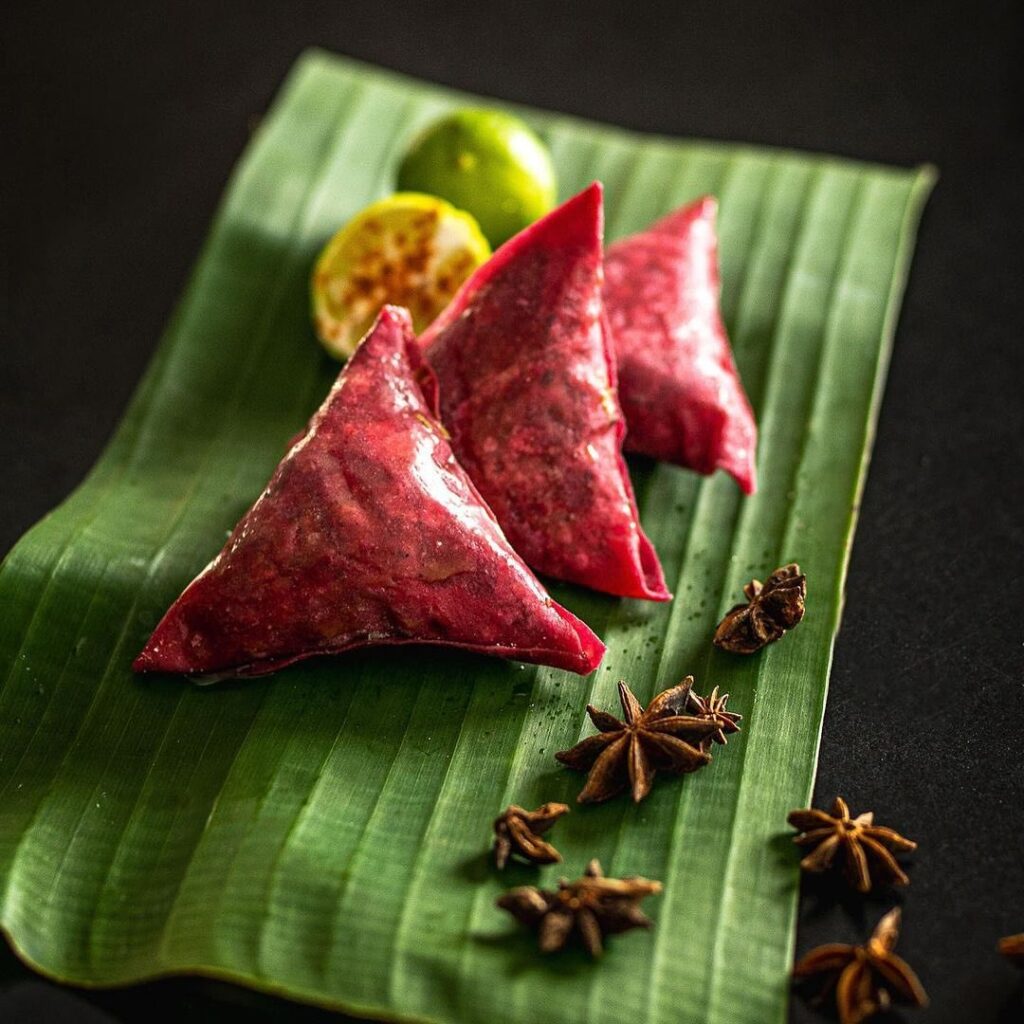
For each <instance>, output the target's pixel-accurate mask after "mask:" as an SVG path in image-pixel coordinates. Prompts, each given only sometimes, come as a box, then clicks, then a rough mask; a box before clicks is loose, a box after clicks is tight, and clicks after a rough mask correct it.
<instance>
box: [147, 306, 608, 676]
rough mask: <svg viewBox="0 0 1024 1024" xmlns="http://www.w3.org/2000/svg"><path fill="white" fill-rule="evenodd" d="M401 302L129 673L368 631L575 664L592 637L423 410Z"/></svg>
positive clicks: (256, 660) (251, 659)
mask: <svg viewBox="0 0 1024 1024" xmlns="http://www.w3.org/2000/svg"><path fill="white" fill-rule="evenodd" d="M436 394H437V392H436V385H435V381H434V379H433V375H432V374H431V372H430V370H429V368H428V367H427V366H426V365H425V364H424V362H423V359H422V355H421V352H420V349H419V346H418V345H417V344H416V341H415V339H414V337H413V334H412V325H411V321H410V319H409V315H408V313H407V312H406V311H405V310H404V309H398V308H395V307H388V306H386V307H385V308H384V309H383V310H382V311H381V314H380V316H379V318H378V320H377V322H376V324H375V326H374V327H373V329H372V330H371V331H370V333H369V334H368V335H367V336H366V338H365V339H364V340H363V342H362V344H361V345H360V346H359V348H358V350H357V351H356V353H355V355H354V356H353V357H352V359H351V360H350V361H349V363H348V364H347V366H345V368H344V369H343V370H342V371H341V374H340V375H339V377H338V380H337V382H336V383H335V385H334V387H333V388H332V390H331V392H330V393H329V394H328V396H327V398H326V400H325V401H324V403H323V405H322V406H321V407H320V409H319V410H318V411H317V413H316V414H315V415H314V416H313V418H312V420H311V421H310V424H309V426H308V427H307V429H306V431H305V433H304V434H303V435H301V437H300V438H299V439H298V440H297V441H295V442H294V444H293V445H292V446H291V448H290V450H289V451H288V453H287V454H286V455H285V457H284V459H283V460H282V461H281V463H280V465H279V466H278V467H277V469H276V471H275V472H274V475H273V477H272V478H271V480H270V483H269V484H268V485H267V487H266V489H265V490H264V492H263V493H262V494H261V495H260V497H259V499H258V500H257V501H256V503H255V504H254V505H253V506H252V508H250V509H249V511H248V512H247V513H246V514H245V516H244V517H243V518H242V520H241V521H240V522H239V524H238V525H237V526H236V527H235V530H234V532H233V533H232V534H231V536H230V538H229V539H228V542H227V544H226V545H225V546H224V549H223V550H222V551H221V553H220V554H219V555H218V556H217V557H216V558H215V559H214V560H213V561H212V562H211V563H210V564H209V565H208V566H207V567H206V569H204V570H203V571H202V572H201V573H200V574H199V576H197V577H196V579H195V580H193V581H192V583H190V584H189V586H188V587H187V588H186V589H185V591H184V593H183V594H182V595H181V596H180V597H179V598H178V600H177V601H175V602H174V604H173V605H172V606H171V608H170V610H169V611H168V612H167V614H166V615H164V617H163V619H162V620H161V621H160V623H159V625H158V626H157V627H156V630H155V631H154V633H153V635H152V637H151V638H150V640H149V642H148V643H147V644H146V647H145V649H144V650H143V651H142V653H141V654H140V655H139V656H138V658H137V659H136V660H135V663H134V666H133V667H134V668H135V670H136V671H138V672H177V673H187V674H190V675H193V674H195V675H203V676H213V677H224V676H256V675H262V674H264V673H267V672H273V671H275V670H276V669H279V668H282V667H284V666H285V665H290V664H291V663H293V662H296V661H299V660H300V659H303V658H308V657H311V656H313V655H321V654H338V653H340V652H342V651H347V650H351V649H352V648H354V647H363V646H368V645H381V644H435V645H440V646H445V647H457V648H464V649H466V650H470V651H477V652H479V653H481V654H493V655H499V656H501V657H506V658H515V659H517V660H519V661H530V662H537V663H539V664H543V665H553V666H557V667H559V668H565V669H570V670H571V671H573V672H579V673H581V674H583V673H587V672H591V671H593V669H595V668H596V667H597V665H598V663H599V662H600V660H601V657H602V654H603V653H604V645H603V644H602V643H601V641H600V640H599V639H598V638H597V637H596V636H595V635H594V633H592V632H591V630H590V629H589V628H588V627H587V626H586V625H585V624H584V623H583V622H581V621H580V620H579V619H577V618H576V617H575V616H573V615H571V614H570V613H569V612H568V611H566V610H565V609H564V608H562V607H560V606H559V605H557V604H556V603H555V602H554V601H552V599H551V598H550V597H549V596H548V594H547V593H546V592H545V591H544V589H543V587H542V586H541V585H540V583H539V582H538V580H537V578H536V577H535V576H534V575H533V573H531V572H530V570H529V569H528V568H527V567H526V565H525V564H524V563H523V561H522V559H521V558H520V557H519V556H518V555H517V554H516V553H515V552H514V551H513V550H512V548H511V547H510V546H509V543H508V541H507V540H506V539H505V536H504V535H503V534H502V532H501V529H500V528H499V526H498V524H497V522H496V521H495V519H494V516H493V515H492V514H491V511H490V509H488V508H487V506H486V505H485V504H484V502H483V500H482V499H481V497H480V495H479V493H478V492H477V490H476V488H475V487H474V486H473V484H472V483H471V482H470V480H469V478H468V477H467V476H466V474H465V472H464V471H463V469H462V467H461V466H460V465H459V464H458V462H457V461H456V460H455V456H454V455H453V453H452V449H451V445H450V444H449V442H448V437H447V434H446V432H445V430H444V428H443V427H441V426H440V424H439V423H438V422H437V419H436V416H437V410H436Z"/></svg>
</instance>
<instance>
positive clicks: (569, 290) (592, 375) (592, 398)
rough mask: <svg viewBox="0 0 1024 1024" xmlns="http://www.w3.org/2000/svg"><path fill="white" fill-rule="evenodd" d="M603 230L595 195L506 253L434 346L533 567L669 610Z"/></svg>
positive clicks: (437, 364) (501, 506) (497, 504)
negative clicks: (648, 512) (620, 371)
mask: <svg viewBox="0 0 1024 1024" xmlns="http://www.w3.org/2000/svg"><path fill="white" fill-rule="evenodd" d="M602 230H603V223H602V205H601V186H600V185H599V184H597V183H595V184H593V185H591V186H590V187H589V188H587V189H585V190H584V191H583V192H581V193H580V194H579V195H577V196H575V197H574V198H572V199H570V200H569V201H568V202H566V203H564V204H563V205H562V206H560V207H558V208H557V209H555V210H553V211H552V212H551V213H549V214H548V215H547V216H546V217H544V218H542V219H541V220H539V221H537V222H536V223H534V224H532V225H530V227H528V228H526V229H525V230H524V231H521V232H520V233H519V234H518V235H516V236H515V237H514V238H512V239H511V240H510V241H508V242H506V243H505V244H504V245H503V246H502V247H501V248H500V249H498V251H497V252H496V253H495V254H494V256H492V257H491V259H490V260H489V261H488V262H487V263H485V264H484V265H483V266H482V267H480V268H479V269H478V270H476V271H475V272H474V273H473V274H472V275H471V276H470V277H469V278H468V280H466V282H465V283H464V284H463V285H462V287H461V288H460V289H459V291H458V292H457V293H456V295H455V298H454V299H453V300H452V302H451V304H450V305H449V306H448V307H447V309H445V310H444V312H442V313H441V315H440V316H439V317H438V318H437V320H435V321H434V323H433V324H431V325H430V327H429V328H427V330H426V331H425V332H424V334H423V335H422V337H421V339H420V341H421V343H422V344H423V346H424V348H425V350H426V353H427V359H428V360H429V361H430V363H431V365H432V366H433V367H434V370H435V371H436V373H437V376H438V380H439V382H440V386H441V419H442V421H443V422H444V424H445V426H446V427H447V428H448V430H449V431H450V432H451V435H452V447H453V448H454V449H455V454H456V455H457V456H458V459H459V461H460V462H461V463H462V465H463V466H465V468H466V472H467V473H468V474H469V476H470V478H471V479H472V480H473V482H474V483H475V484H476V486H477V487H478V488H479V490H480V493H481V494H482V495H483V496H484V498H485V500H486V501H487V503H488V505H490V507H491V508H492V509H493V510H494V514H495V516H497V519H498V522H499V523H501V527H502V529H503V530H504V531H505V534H506V536H507V537H508V539H509V541H510V542H511V544H512V546H513V547H514V548H515V549H516V551H518V552H519V554H520V555H522V556H523V558H524V560H525V561H526V562H527V564H528V565H530V566H532V567H533V568H534V569H536V570H537V572H539V573H543V574H545V575H547V576H553V577H555V578H557V579H562V580H569V581H571V582H573V583H581V584H583V585H584V586H587V587H592V588H594V589H595V590H602V591H605V592H607V593H610V594H616V595H619V596H622V597H639V598H646V599H649V600H654V601H666V600H668V599H669V598H670V597H671V595H670V594H669V592H668V590H667V589H666V587H665V579H664V576H663V574H662V571H661V565H660V564H659V562H658V556H657V554H656V553H655V551H654V548H653V547H652V545H651V543H650V541H649V540H648V539H647V537H646V536H645V535H644V532H643V530H642V528H641V526H640V520H639V517H638V514H637V508H636V502H635V500H634V498H633V489H632V486H631V484H630V481H629V476H628V474H627V472H626V466H625V463H624V462H623V459H622V437H623V433H624V430H625V425H624V421H623V417H622V410H621V409H620V408H619V403H618V399H617V398H616V387H615V364H614V360H613V358H612V355H611V351H610V349H609V341H608V338H607V333H606V329H605V323H604V317H603V313H602V301H601V286H602V251H601V236H602Z"/></svg>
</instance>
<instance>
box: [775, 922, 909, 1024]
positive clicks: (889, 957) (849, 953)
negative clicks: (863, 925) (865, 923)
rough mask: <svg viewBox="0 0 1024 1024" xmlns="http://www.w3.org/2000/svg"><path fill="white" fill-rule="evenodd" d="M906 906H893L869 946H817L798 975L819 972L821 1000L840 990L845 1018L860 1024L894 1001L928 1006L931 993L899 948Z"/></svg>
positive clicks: (795, 974) (842, 1017)
mask: <svg viewBox="0 0 1024 1024" xmlns="http://www.w3.org/2000/svg"><path fill="white" fill-rule="evenodd" d="M899 929H900V908H899V907H896V908H895V909H893V910H890V911H889V913H888V914H886V915H885V917H883V918H882V920H881V921H879V922H878V925H877V926H876V928H875V931H874V933H873V934H872V936H871V938H870V939H868V941H867V942H866V943H864V945H863V946H847V945H845V944H842V943H838V942H836V943H829V944H828V945H825V946H818V948H817V949H812V950H811V952H810V953H808V954H807V956H805V957H804V958H803V959H802V960H801V961H800V962H799V963H798V964H797V965H796V966H795V967H794V968H793V977H794V978H796V979H798V980H802V979H805V978H807V979H810V978H818V979H820V980H821V987H820V989H819V991H818V993H817V996H816V997H815V1001H816V1002H821V1001H824V1000H825V999H827V998H828V996H829V994H830V993H832V992H834V993H835V1001H836V1009H837V1010H838V1011H839V1020H840V1024H860V1022H861V1021H863V1020H867V1019H868V1018H869V1017H873V1016H874V1015H875V1014H876V1013H883V1012H885V1011H886V1010H888V1009H889V1008H890V1007H891V1006H892V1004H893V1002H894V1001H896V1002H901V1003H906V1004H909V1005H910V1006H927V1005H928V996H927V994H926V993H925V990H924V988H923V987H922V985H921V982H920V981H919V980H918V977H917V975H916V974H915V973H914V972H913V970H912V969H911V967H910V965H909V964H908V963H907V962H906V961H905V960H903V959H902V958H900V957H898V956H897V955H896V954H895V953H894V952H893V949H894V947H895V946H896V940H897V939H898V938H899Z"/></svg>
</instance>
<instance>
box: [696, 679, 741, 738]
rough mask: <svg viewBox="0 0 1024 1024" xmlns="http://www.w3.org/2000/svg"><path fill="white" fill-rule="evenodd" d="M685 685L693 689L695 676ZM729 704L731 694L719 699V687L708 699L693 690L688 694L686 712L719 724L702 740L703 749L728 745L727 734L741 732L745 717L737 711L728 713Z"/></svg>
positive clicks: (723, 695) (724, 694)
mask: <svg viewBox="0 0 1024 1024" xmlns="http://www.w3.org/2000/svg"><path fill="white" fill-rule="evenodd" d="M683 683H684V684H686V683H689V685H690V686H691V687H692V686H693V676H687V677H686V678H685V679H684V680H683ZM728 703H729V694H727V693H723V694H722V695H721V697H719V695H718V687H717V686H716V687H715V688H714V689H713V690H712V691H711V693H710V694H709V695H708V696H707V697H701V696H700V695H699V694H696V693H694V692H693V690H692V689H691V690H690V691H689V692H688V693H687V695H686V710H687V711H689V712H690V714H692V715H695V716H696V717H697V718H706V719H709V720H712V721H715V722H717V723H718V729H717V730H716V731H715V732H713V733H711V735H709V736H705V737H704V739H703V740H701V747H702V748H703V749H705V750H707V749H708V748H709V747H710V746H711V744H712V743H722V744H725V743H728V742H729V741H728V740H727V739H726V734H727V733H734V732H739V731H740V725H739V723H740V720H741V719H742V718H743V716H742V715H738V714H736V712H735V711H726V709H725V706H726V704H728Z"/></svg>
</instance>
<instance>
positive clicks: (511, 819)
mask: <svg viewBox="0 0 1024 1024" xmlns="http://www.w3.org/2000/svg"><path fill="white" fill-rule="evenodd" d="M568 813H569V808H568V806H567V805H566V804H556V803H548V804H541V806H540V807H538V808H537V810H535V811H528V810H526V808H525V807H520V806H518V804H509V806H508V807H506V808H505V810H504V811H503V812H502V813H501V814H500V815H498V817H497V818H495V819H494V863H495V864H496V865H497V866H498V870H499V871H500V870H502V869H504V867H505V865H506V864H507V863H508V859H509V857H510V856H511V855H512V854H516V855H518V856H520V857H522V858H523V859H524V860H528V861H530V862H531V863H533V864H555V863H557V862H558V861H560V860H561V859H562V855H561V854H560V853H559V852H558V851H557V850H556V849H555V848H554V847H553V846H552V845H551V844H550V843H549V842H547V841H545V840H544V839H541V835H543V833H545V832H547V830H548V829H549V828H551V826H552V825H554V823H555V822H556V821H557V820H558V819H559V818H560V817H561V816H562V815H563V814H568Z"/></svg>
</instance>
